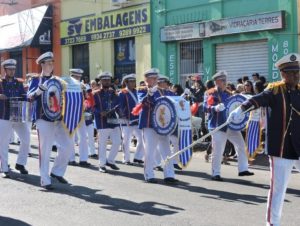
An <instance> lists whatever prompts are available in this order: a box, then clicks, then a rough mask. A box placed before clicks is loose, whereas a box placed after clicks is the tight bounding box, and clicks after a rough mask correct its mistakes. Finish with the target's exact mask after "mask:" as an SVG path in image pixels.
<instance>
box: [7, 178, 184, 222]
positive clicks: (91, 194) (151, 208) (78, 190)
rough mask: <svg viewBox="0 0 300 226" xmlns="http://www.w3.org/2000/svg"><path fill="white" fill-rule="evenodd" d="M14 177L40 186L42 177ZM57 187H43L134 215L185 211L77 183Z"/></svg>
mask: <svg viewBox="0 0 300 226" xmlns="http://www.w3.org/2000/svg"><path fill="white" fill-rule="evenodd" d="M12 179H13V180H16V181H19V182H23V183H26V184H30V185H33V186H37V187H39V181H40V178H39V177H38V176H36V175H27V176H26V177H24V176H22V175H19V174H16V173H12ZM54 186H55V189H54V190H53V191H46V190H43V189H42V188H41V191H43V192H51V193H58V194H64V195H68V196H71V197H75V198H78V199H82V200H85V201H86V202H90V203H95V204H100V205H101V206H100V207H101V208H103V209H108V210H113V211H118V212H123V213H127V214H132V215H144V214H150V215H155V216H164V215H171V214H176V213H178V212H179V211H183V210H184V209H183V208H179V207H176V206H171V205H168V204H164V203H159V202H141V203H138V202H134V201H132V200H126V199H121V198H114V197H111V196H108V195H104V194H101V190H97V189H92V188H88V187H85V186H77V185H64V184H57V183H54Z"/></svg>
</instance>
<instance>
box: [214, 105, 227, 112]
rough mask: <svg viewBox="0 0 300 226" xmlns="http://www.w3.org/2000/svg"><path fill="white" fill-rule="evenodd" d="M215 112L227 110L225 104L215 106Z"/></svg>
mask: <svg viewBox="0 0 300 226" xmlns="http://www.w3.org/2000/svg"><path fill="white" fill-rule="evenodd" d="M215 110H216V111H217V112H220V111H224V110H225V105H224V104H223V103H220V104H218V105H216V106H215Z"/></svg>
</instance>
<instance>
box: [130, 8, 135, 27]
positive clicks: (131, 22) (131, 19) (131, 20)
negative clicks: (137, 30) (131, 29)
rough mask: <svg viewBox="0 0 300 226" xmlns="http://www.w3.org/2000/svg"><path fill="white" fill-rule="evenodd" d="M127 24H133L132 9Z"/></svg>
mask: <svg viewBox="0 0 300 226" xmlns="http://www.w3.org/2000/svg"><path fill="white" fill-rule="evenodd" d="M129 24H130V25H132V24H134V11H131V12H129Z"/></svg>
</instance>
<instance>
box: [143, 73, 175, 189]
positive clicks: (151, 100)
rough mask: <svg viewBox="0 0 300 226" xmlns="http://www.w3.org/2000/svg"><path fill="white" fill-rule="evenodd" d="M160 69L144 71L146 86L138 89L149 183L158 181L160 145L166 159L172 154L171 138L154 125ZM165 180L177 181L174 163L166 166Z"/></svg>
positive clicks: (145, 174)
mask: <svg viewBox="0 0 300 226" xmlns="http://www.w3.org/2000/svg"><path fill="white" fill-rule="evenodd" d="M158 73H159V70H158V69H156V68H152V69H150V70H148V71H146V72H145V73H144V76H145V82H146V85H147V86H146V87H141V88H139V90H138V96H139V102H140V103H141V109H142V111H141V113H140V117H139V128H140V129H143V138H144V147H145V165H144V177H145V180H146V182H148V183H157V180H156V179H155V175H154V170H153V168H154V167H155V152H156V151H157V150H156V149H157V148H158V147H159V148H160V149H159V150H160V151H161V153H160V154H161V157H162V158H163V159H165V158H166V157H167V155H170V153H171V150H170V140H169V137H168V136H162V135H159V134H158V133H156V132H155V130H154V129H153V125H152V120H151V117H152V114H153V109H154V104H155V100H156V98H158V97H160V96H161V95H164V94H161V91H160V90H158V89H157V79H158ZM163 170H164V181H165V183H168V184H174V183H177V182H178V180H176V179H175V173H174V168H173V164H172V163H168V164H166V165H165V166H164V169H163Z"/></svg>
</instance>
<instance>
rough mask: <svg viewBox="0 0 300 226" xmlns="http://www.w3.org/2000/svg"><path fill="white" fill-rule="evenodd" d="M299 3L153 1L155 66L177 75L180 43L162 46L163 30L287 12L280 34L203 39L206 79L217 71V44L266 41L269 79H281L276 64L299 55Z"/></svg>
mask: <svg viewBox="0 0 300 226" xmlns="http://www.w3.org/2000/svg"><path fill="white" fill-rule="evenodd" d="M297 2H298V3H299V1H293V0H252V1H249V0H216V1H209V0H186V1H180V0H162V1H158V0H154V1H153V4H152V6H151V12H152V17H151V21H152V33H151V34H152V35H151V43H152V46H151V49H152V64H153V65H154V66H156V67H158V68H160V69H161V71H162V72H163V73H166V74H170V68H175V69H176V70H175V72H174V71H173V72H172V73H176V74H178V70H179V69H178V67H179V65H178V63H177V62H178V42H168V43H166V42H160V29H161V28H162V27H164V26H169V25H178V24H185V23H193V22H197V21H210V20H218V19H223V18H231V17H238V16H247V15H252V14H259V13H266V12H274V11H279V10H284V11H285V12H286V17H285V28H284V29H281V30H279V31H278V30H269V31H259V32H248V33H240V34H232V35H223V36H217V37H210V38H204V39H203V51H204V68H203V69H204V70H203V71H204V76H205V77H207V78H210V77H211V76H212V75H213V74H214V73H215V71H216V45H217V44H222V43H237V42H243V41H253V40H263V39H266V40H267V42H268V49H269V50H268V55H269V59H268V60H269V66H268V68H269V77H268V79H269V80H277V79H279V76H277V77H276V74H274V73H277V72H276V71H277V70H276V69H274V62H276V60H278V59H279V58H280V57H282V56H283V55H284V54H286V52H293V51H298V46H299V45H298V42H299V36H298V26H299V25H298V23H297V15H299V14H298V11H299V5H297ZM174 54H175V55H174ZM171 56H175V58H176V60H175V63H174V59H173V61H172V62H171V61H170V57H171ZM171 64H175V65H173V66H172V65H171Z"/></svg>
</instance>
